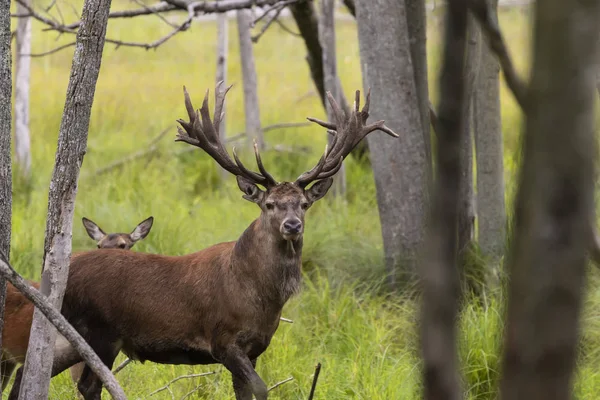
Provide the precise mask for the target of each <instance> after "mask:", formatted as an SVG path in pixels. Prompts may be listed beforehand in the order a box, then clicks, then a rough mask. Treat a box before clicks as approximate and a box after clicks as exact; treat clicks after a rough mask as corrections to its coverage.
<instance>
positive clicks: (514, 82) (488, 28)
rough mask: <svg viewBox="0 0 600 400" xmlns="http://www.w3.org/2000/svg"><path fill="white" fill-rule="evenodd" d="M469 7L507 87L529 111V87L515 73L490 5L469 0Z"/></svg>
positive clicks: (484, 1)
mask: <svg viewBox="0 0 600 400" xmlns="http://www.w3.org/2000/svg"><path fill="white" fill-rule="evenodd" d="M468 5H469V9H470V10H471V12H472V13H473V15H474V16H475V18H476V19H477V20H478V21H479V24H480V25H481V30H482V31H483V32H484V34H485V36H486V37H487V39H488V43H489V45H490V49H491V50H492V51H493V52H494V53H495V54H496V56H497V57H498V61H499V62H500V65H501V66H502V72H503V74H504V79H505V81H506V84H507V86H508V87H509V89H510V90H511V92H512V93H513V95H514V96H515V99H516V100H517V103H519V106H520V107H521V108H522V109H523V110H527V86H526V85H525V83H524V82H523V81H522V80H521V78H519V76H518V75H517V72H516V71H515V67H514V64H513V62H512V60H511V58H510V55H509V53H508V49H507V47H506V43H505V42H504V38H503V37H502V32H501V31H500V26H498V22H497V21H496V20H495V19H494V13H493V12H492V9H491V6H490V3H489V2H488V1H486V0H469V1H468Z"/></svg>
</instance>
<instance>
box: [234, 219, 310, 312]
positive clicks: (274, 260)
mask: <svg viewBox="0 0 600 400" xmlns="http://www.w3.org/2000/svg"><path fill="white" fill-rule="evenodd" d="M302 243H303V241H302V238H300V239H298V240H295V241H286V240H284V239H283V238H282V237H281V236H280V235H279V234H276V233H274V232H273V231H272V230H271V229H269V228H268V227H267V226H266V223H264V222H263V221H262V219H261V218H258V219H256V220H255V221H254V222H252V224H250V226H249V227H248V228H247V229H246V230H245V231H244V233H243V234H242V236H240V238H239V239H238V241H237V243H236V245H235V247H234V249H233V253H232V260H231V261H232V262H231V267H232V269H233V273H234V275H235V276H236V277H237V278H238V279H240V280H243V281H245V282H252V283H253V286H254V287H255V288H256V293H258V294H259V296H260V297H263V298H265V299H268V301H270V302H275V303H273V304H276V305H277V306H278V307H283V305H284V304H285V303H286V302H287V300H288V299H289V298H290V297H291V296H292V295H293V294H295V293H297V292H298V290H299V289H300V280H301V265H302V263H301V257H302ZM243 281H242V282H243Z"/></svg>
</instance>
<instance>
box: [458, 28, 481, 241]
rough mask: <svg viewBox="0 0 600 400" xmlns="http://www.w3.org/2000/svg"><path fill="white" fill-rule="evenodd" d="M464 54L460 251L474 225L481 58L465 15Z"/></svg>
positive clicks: (477, 34)
mask: <svg viewBox="0 0 600 400" xmlns="http://www.w3.org/2000/svg"><path fill="white" fill-rule="evenodd" d="M467 21H468V23H467V25H468V27H467V31H468V33H467V35H468V42H467V43H468V45H467V58H466V62H465V71H464V74H465V83H464V85H465V98H464V102H463V109H462V113H463V116H462V120H463V121H464V124H463V129H464V132H463V135H462V144H461V163H462V164H461V174H460V178H461V179H460V201H459V205H458V207H459V209H458V251H459V253H462V252H463V251H464V250H466V249H467V247H468V246H469V245H470V244H471V241H472V240H473V233H474V227H475V205H474V192H473V131H472V124H471V121H472V119H471V116H472V113H473V101H472V100H473V96H472V95H473V89H474V87H475V82H476V80H477V74H478V72H479V64H480V60H481V37H480V32H479V27H478V26H477V25H476V24H475V20H474V19H473V18H472V17H471V16H469V17H468V18H467Z"/></svg>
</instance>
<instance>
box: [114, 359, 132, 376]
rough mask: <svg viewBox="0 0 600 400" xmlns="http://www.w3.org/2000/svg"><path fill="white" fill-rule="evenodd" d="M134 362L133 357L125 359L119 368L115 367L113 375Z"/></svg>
mask: <svg viewBox="0 0 600 400" xmlns="http://www.w3.org/2000/svg"><path fill="white" fill-rule="evenodd" d="M132 362H133V360H132V359H131V358H127V359H126V360H125V361H123V362H122V363H121V364H119V366H118V367H117V368H115V370H114V371H113V375H116V374H117V373H119V371H121V370H122V369H123V368H125V367H126V366H128V365H129V364H131V363H132Z"/></svg>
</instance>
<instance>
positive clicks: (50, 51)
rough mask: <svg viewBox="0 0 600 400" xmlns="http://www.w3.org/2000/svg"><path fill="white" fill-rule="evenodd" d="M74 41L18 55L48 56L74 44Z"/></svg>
mask: <svg viewBox="0 0 600 400" xmlns="http://www.w3.org/2000/svg"><path fill="white" fill-rule="evenodd" d="M76 43H77V42H71V43H67V44H63V45H62V46H58V47H57V48H55V49H52V50H48V51H44V52H42V53H29V54H20V55H21V56H28V57H44V56H49V55H50V54H54V53H58V52H59V51H61V50H64V49H68V48H69V47H72V46H75V44H76Z"/></svg>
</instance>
